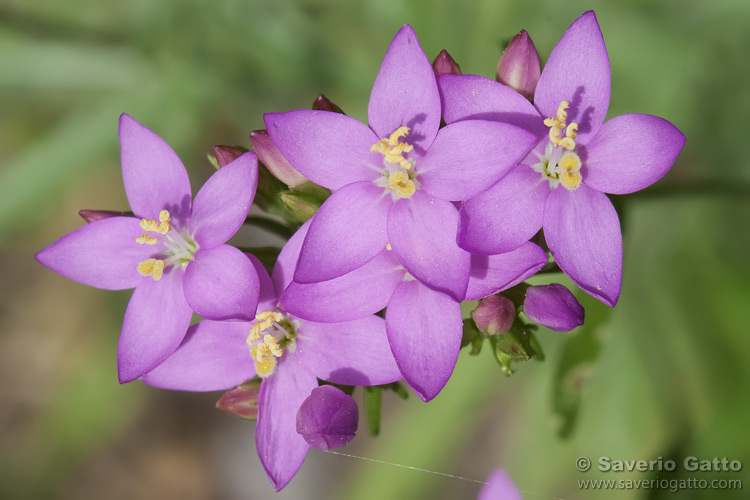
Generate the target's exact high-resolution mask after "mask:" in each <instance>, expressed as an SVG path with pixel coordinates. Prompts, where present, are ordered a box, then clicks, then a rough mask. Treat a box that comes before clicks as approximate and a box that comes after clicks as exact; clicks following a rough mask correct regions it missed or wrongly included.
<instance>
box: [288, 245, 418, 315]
mask: <svg viewBox="0 0 750 500" xmlns="http://www.w3.org/2000/svg"><path fill="white" fill-rule="evenodd" d="M405 274H406V271H404V268H403V267H401V266H400V265H399V263H398V261H397V260H396V259H395V257H394V256H393V252H390V251H388V250H383V251H382V252H380V253H379V254H378V255H376V256H375V258H374V259H372V260H371V261H370V262H368V263H367V264H365V265H364V266H362V267H360V268H359V269H355V270H354V271H352V272H350V273H347V274H345V275H343V276H339V277H338V278H335V279H332V280H329V281H321V282H320V283H310V284H301V283H297V282H292V283H291V284H290V285H289V286H288V287H287V289H286V291H284V293H283V294H282V295H281V297H280V298H279V307H280V308H281V309H283V310H284V311H286V312H288V313H291V314H294V315H295V316H299V317H300V318H304V319H307V320H311V321H319V322H321V323H337V322H340V321H351V320H353V319H357V318H362V317H365V316H367V315H369V314H373V313H376V312H377V311H380V310H381V309H383V308H384V307H385V306H387V305H388V301H389V300H390V299H391V295H393V291H394V290H395V289H396V287H397V286H398V285H399V283H401V282H402V281H404V276H405Z"/></svg>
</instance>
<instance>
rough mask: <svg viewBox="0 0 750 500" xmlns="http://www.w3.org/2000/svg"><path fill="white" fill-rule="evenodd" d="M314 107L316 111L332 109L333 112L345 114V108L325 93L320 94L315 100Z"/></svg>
mask: <svg viewBox="0 0 750 500" xmlns="http://www.w3.org/2000/svg"><path fill="white" fill-rule="evenodd" d="M312 109H314V110H315V111H330V112H332V113H339V114H342V115H345V114H346V113H344V110H343V109H341V108H339V107H338V106H336V105H335V104H334V103H332V102H331V100H330V99H328V98H327V97H326V96H324V95H323V94H320V95H319V96H318V97H317V98H316V99H315V102H313V105H312Z"/></svg>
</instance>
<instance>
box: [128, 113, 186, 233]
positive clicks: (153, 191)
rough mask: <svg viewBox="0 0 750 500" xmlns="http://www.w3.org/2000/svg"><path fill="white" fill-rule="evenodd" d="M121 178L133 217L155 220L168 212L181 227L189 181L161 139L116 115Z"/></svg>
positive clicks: (184, 218)
mask: <svg viewBox="0 0 750 500" xmlns="http://www.w3.org/2000/svg"><path fill="white" fill-rule="evenodd" d="M120 154H121V160H122V178H123V181H124V183H125V194H126V195H127V197H128V203H130V208H131V209H132V210H133V212H134V213H135V215H136V216H138V217H145V218H148V219H156V218H157V217H158V216H159V212H160V211H161V210H164V209H166V210H169V213H170V214H171V215H172V219H173V220H174V221H176V222H177V224H178V225H182V223H184V222H185V220H186V219H187V217H188V216H189V215H190V199H191V196H192V194H191V192H190V179H188V174H187V171H185V167H184V166H183V165H182V162H181V161H180V158H179V157H178V156H177V155H176V154H175V152H174V151H173V150H172V148H170V147H169V145H168V144H167V143H166V142H164V140H163V139H162V138H161V137H159V136H158V135H156V134H155V133H154V132H152V131H151V130H149V129H147V128H146V127H144V126H143V125H141V124H140V123H138V122H137V121H135V120H134V119H133V118H132V117H130V116H128V115H126V114H122V115H120Z"/></svg>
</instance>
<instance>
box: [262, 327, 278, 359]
mask: <svg viewBox="0 0 750 500" xmlns="http://www.w3.org/2000/svg"><path fill="white" fill-rule="evenodd" d="M263 344H265V345H267V346H268V350H269V351H270V352H271V354H273V355H274V356H276V357H277V358H280V357H281V354H282V351H281V347H279V342H278V341H277V340H276V337H274V336H273V335H271V334H268V333H267V334H265V335H264V336H263Z"/></svg>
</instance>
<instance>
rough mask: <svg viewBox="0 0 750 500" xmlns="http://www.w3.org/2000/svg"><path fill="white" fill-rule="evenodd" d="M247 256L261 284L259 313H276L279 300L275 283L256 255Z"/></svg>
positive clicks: (247, 254)
mask: <svg viewBox="0 0 750 500" xmlns="http://www.w3.org/2000/svg"><path fill="white" fill-rule="evenodd" d="M245 256H246V257H247V258H248V259H250V262H251V263H252V264H253V268H254V269H255V272H256V274H257V275H258V282H259V283H260V286H259V288H260V293H259V297H258V308H257V311H258V312H260V311H274V310H275V309H276V300H277V297H276V290H274V286H273V282H272V281H271V277H270V276H269V275H268V271H266V268H265V267H263V264H261V262H260V261H259V260H258V259H257V257H255V255H252V254H249V253H246V254H245Z"/></svg>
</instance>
